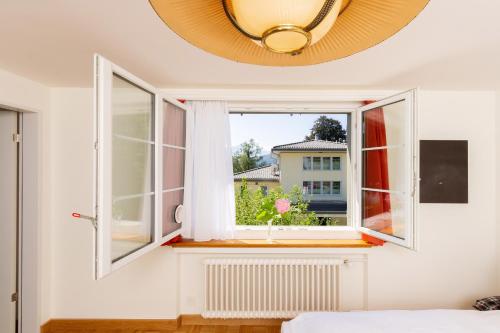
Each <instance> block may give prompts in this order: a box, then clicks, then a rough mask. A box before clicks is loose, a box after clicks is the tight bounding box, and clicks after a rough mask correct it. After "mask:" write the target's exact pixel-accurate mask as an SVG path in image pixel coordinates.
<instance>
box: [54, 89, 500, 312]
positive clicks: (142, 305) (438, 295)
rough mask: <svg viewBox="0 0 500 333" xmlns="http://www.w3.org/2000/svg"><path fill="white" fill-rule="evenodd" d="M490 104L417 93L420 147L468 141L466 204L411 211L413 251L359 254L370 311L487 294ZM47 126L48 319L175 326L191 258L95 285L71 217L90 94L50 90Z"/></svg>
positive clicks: (447, 303)
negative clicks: (151, 321)
mask: <svg viewBox="0 0 500 333" xmlns="http://www.w3.org/2000/svg"><path fill="white" fill-rule="evenodd" d="M494 98H495V96H494V94H492V93H481V92H422V93H421V95H420V101H421V105H420V120H419V131H420V138H421V139H468V140H469V148H470V157H469V159H470V162H469V167H470V168H469V194H470V196H469V198H470V203H469V204H467V205H420V207H419V209H418V211H419V225H420V233H419V235H420V250H419V252H412V251H409V250H405V249H402V248H399V247H396V246H392V245H385V246H383V247H380V248H375V249H372V250H370V251H369V252H368V253H369V254H368V257H369V259H368V306H369V308H371V309H386V308H432V307H460V308H463V307H469V306H470V305H471V304H472V302H473V301H474V300H475V299H476V298H479V297H483V296H488V295H492V294H494V293H495V291H496V287H497V284H496V280H495V278H496V275H495V272H496V264H497V262H498V258H497V256H496V252H495V251H496V249H495V242H496V235H495V233H494V232H493V230H495V217H496V216H495V214H496V211H495V203H496V201H495V182H494V181H493V180H494V179H495V176H496V169H495V165H494V156H495V155H494V154H495V145H494V142H495V139H496V137H495V99H494ZM51 117H52V119H51V126H52V130H51V141H50V145H51V149H52V151H53V156H52V164H53V167H52V169H51V170H52V182H51V193H50V197H51V203H52V205H51V208H52V217H51V220H50V222H51V224H52V229H51V230H52V235H51V242H52V268H51V282H52V286H53V288H52V291H51V297H50V299H51V308H50V311H51V313H50V316H51V317H52V318H123V317H127V318H174V317H176V315H177V314H178V312H177V309H178V307H179V305H178V303H177V300H176V299H177V297H176V295H177V294H178V293H180V295H183V290H178V289H179V288H181V286H184V287H182V288H189V287H190V285H189V283H186V282H185V281H184V283H182V284H180V283H178V272H177V270H179V271H184V272H189V271H190V269H189V266H186V265H190V264H192V263H195V264H196V262H199V261H198V259H196V258H199V255H193V256H198V257H196V258H195V257H191V258H189V257H188V258H189V259H186V260H184V261H182V262H180V263H179V265H180V266H177V263H176V261H177V255H176V254H174V253H173V252H172V251H171V250H169V249H166V248H161V249H157V250H155V251H153V252H152V253H150V254H148V255H146V256H144V257H143V258H141V259H139V260H137V261H136V262H134V263H132V264H130V265H128V266H126V267H124V268H123V269H121V270H120V271H118V272H116V273H114V274H112V275H111V276H109V277H107V278H105V279H103V280H101V281H98V282H96V281H94V280H93V277H92V260H93V252H92V251H93V250H92V246H93V231H92V229H91V227H90V225H88V224H86V223H79V222H75V221H74V220H73V219H72V218H71V216H70V215H71V212H73V211H79V212H82V213H86V212H91V208H92V206H91V205H92V160H91V158H92V92H91V90H90V89H54V90H53V91H52V110H51ZM183 256H190V255H189V254H184V255H183ZM193 269H194V268H193ZM194 271H197V270H194ZM200 297H201V295H200ZM183 302H184V303H183V304H185V306H186V307H187V308H190V309H193V308H192V307H190V306H188V303H189V302H188V301H187V300H183ZM185 302H188V303H185Z"/></svg>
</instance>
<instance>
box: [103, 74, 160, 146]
mask: <svg viewBox="0 0 500 333" xmlns="http://www.w3.org/2000/svg"><path fill="white" fill-rule="evenodd" d="M112 110H113V111H112V112H113V120H112V121H113V135H114V136H115V135H122V136H126V137H131V138H135V139H142V140H148V141H153V140H154V130H152V129H153V128H154V126H153V122H154V113H153V111H154V94H151V93H149V92H147V91H145V90H143V89H141V88H139V87H137V86H136V85H134V84H132V83H130V82H128V81H127V80H125V79H123V78H121V77H120V76H118V75H116V74H114V75H113V91H112Z"/></svg>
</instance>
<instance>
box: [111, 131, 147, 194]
mask: <svg viewBox="0 0 500 333" xmlns="http://www.w3.org/2000/svg"><path fill="white" fill-rule="evenodd" d="M112 149H113V150H112V156H113V162H112V177H113V180H112V184H113V185H112V187H113V190H112V192H113V198H117V197H120V196H124V195H136V194H143V193H149V192H153V191H154V172H153V170H154V145H153V144H150V143H144V142H137V141H131V140H128V139H122V138H117V137H115V138H113V148H112Z"/></svg>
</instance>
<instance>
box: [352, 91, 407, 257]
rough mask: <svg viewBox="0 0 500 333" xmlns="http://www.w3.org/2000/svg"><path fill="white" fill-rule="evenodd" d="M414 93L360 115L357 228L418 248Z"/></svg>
mask: <svg viewBox="0 0 500 333" xmlns="http://www.w3.org/2000/svg"><path fill="white" fill-rule="evenodd" d="M415 123H416V122H415V91H409V92H406V93H402V94H399V95H396V96H392V97H389V98H386V99H383V100H380V101H378V102H374V103H370V104H367V105H365V106H362V107H360V108H359V109H358V124H359V126H358V128H359V130H358V133H357V134H358V135H357V141H358V144H357V146H358V158H357V159H358V167H357V183H358V184H357V187H358V191H357V200H358V203H359V205H360V209H359V214H360V216H359V218H358V219H357V220H358V228H359V230H360V231H361V232H362V233H364V234H367V235H369V236H373V237H376V238H379V239H382V240H384V241H388V242H392V243H395V244H398V245H401V246H405V247H408V248H412V249H414V248H415V245H416V244H415V243H416V242H415V218H414V214H415V210H414V204H415V203H414V197H415V189H416V176H415V175H416V173H415V160H416V151H415V149H416V148H415V147H416V145H415V144H414V138H415Z"/></svg>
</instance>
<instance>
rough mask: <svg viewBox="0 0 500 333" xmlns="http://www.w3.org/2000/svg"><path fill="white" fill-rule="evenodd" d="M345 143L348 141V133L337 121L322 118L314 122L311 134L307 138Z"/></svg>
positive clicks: (325, 117)
mask: <svg viewBox="0 0 500 333" xmlns="http://www.w3.org/2000/svg"><path fill="white" fill-rule="evenodd" d="M315 138H317V139H318V140H325V141H343V140H345V139H346V131H345V130H344V129H343V128H342V125H341V124H340V122H339V121H338V120H336V119H332V118H328V117H327V116H321V117H319V118H318V119H316V121H315V122H314V125H313V127H312V128H311V133H310V134H309V135H307V136H306V138H305V139H306V140H314V139H315Z"/></svg>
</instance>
